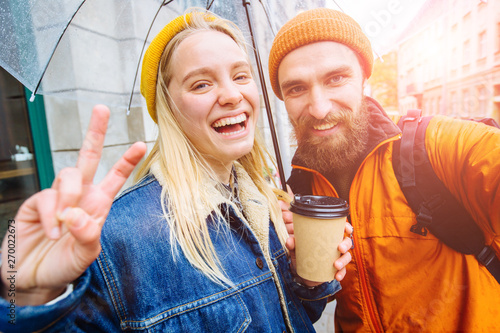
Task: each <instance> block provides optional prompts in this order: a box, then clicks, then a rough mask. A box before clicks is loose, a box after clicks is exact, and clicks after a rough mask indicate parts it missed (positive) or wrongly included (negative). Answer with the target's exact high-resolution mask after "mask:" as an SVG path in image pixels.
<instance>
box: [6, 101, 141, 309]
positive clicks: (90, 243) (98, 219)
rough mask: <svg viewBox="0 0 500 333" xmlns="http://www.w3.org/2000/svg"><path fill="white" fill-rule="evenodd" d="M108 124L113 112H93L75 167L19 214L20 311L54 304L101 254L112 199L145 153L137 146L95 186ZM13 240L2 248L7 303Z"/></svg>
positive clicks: (98, 109) (17, 265)
mask: <svg viewBox="0 0 500 333" xmlns="http://www.w3.org/2000/svg"><path fill="white" fill-rule="evenodd" d="M108 120H109V109H108V108H107V107H105V106H102V105H98V106H95V107H94V109H93V110H92V118H91V120H90V125H89V129H88V131H87V134H86V136H85V140H84V142H83V145H82V148H81V149H80V153H79V156H78V162H77V166H76V167H75V168H66V169H63V170H62V171H61V172H60V173H59V174H58V175H57V177H56V179H55V180H54V183H53V184H52V188H50V189H46V190H43V191H41V192H38V193H36V194H34V195H33V196H31V197H30V198H29V199H27V200H26V201H25V202H24V203H23V204H22V206H21V207H20V208H19V211H18V212H17V215H16V217H15V222H14V223H15V224H14V226H13V227H14V228H15V229H13V230H15V244H16V252H15V253H16V255H15V271H16V303H17V304H18V305H28V304H29V305H39V304H44V303H46V302H48V301H50V300H52V299H54V298H56V297H57V296H58V295H59V294H61V293H62V292H63V291H64V289H65V288H66V286H67V285H68V284H69V283H71V282H72V281H74V280H76V279H77V278H78V277H79V276H80V275H81V274H82V273H83V272H84V271H85V270H86V269H87V267H89V266H90V264H92V262H93V261H94V260H95V259H96V258H97V256H98V255H99V252H100V251H101V245H100V242H99V238H100V234H101V229H102V226H103V224H104V221H105V220H106V217H107V215H108V213H109V210H110V208H111V204H112V202H113V199H114V197H115V196H116V194H117V193H118V191H119V190H120V189H121V187H122V186H123V184H124V183H125V181H126V180H127V178H128V177H129V175H130V174H131V173H132V170H133V169H134V168H135V166H136V165H137V164H138V163H139V161H140V159H141V158H142V156H144V154H145V152H146V145H145V144H144V143H142V142H137V143H135V144H134V145H132V146H131V147H130V148H129V149H128V150H127V151H126V152H125V154H123V156H122V157H121V158H120V160H119V161H118V162H117V163H116V164H115V165H114V166H113V168H112V169H111V170H110V171H109V172H108V174H107V175H106V177H105V178H104V179H103V180H102V181H101V182H100V183H99V184H93V179H94V175H95V172H96V170H97V167H98V165H99V161H100V159H101V153H102V148H103V143H104V137H105V134H106V128H107V124H108ZM9 235H10V233H8V234H7V235H6V237H5V239H4V242H3V244H2V263H4V264H3V265H2V284H3V285H2V290H1V292H2V297H4V298H6V290H5V289H6V288H5V286H7V285H9V281H8V280H7V278H8V277H9V276H8V273H7V271H12V270H13V269H12V267H10V265H7V263H8V262H9V261H8V259H11V261H10V262H11V263H12V257H8V237H7V236H9ZM11 239H12V237H11ZM11 243H12V240H11ZM11 246H12V245H11Z"/></svg>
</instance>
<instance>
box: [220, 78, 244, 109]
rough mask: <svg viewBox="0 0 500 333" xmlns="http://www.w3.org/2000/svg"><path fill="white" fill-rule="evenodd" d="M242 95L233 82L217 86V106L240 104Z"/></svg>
mask: <svg viewBox="0 0 500 333" xmlns="http://www.w3.org/2000/svg"><path fill="white" fill-rule="evenodd" d="M242 99H243V95H242V94H241V91H240V89H238V86H237V85H236V84H235V83H233V82H224V83H222V84H220V85H219V104H220V105H226V104H230V105H234V104H238V103H239V102H241V100H242Z"/></svg>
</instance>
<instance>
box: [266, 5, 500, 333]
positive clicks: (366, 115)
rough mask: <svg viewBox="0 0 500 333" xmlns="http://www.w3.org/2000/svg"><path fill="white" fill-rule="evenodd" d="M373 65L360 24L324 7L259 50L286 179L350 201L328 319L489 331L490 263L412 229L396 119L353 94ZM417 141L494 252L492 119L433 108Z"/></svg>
mask: <svg viewBox="0 0 500 333" xmlns="http://www.w3.org/2000/svg"><path fill="white" fill-rule="evenodd" d="M372 66H373V53H372V49H371V46H370V42H369V40H368V38H367V37H366V36H365V35H364V34H363V32H362V30H361V28H360V26H359V25H358V24H357V23H356V22H355V21H354V20H353V19H352V18H351V17H349V16H347V15H345V14H344V13H341V12H338V11H334V10H329V9H324V8H318V9H313V10H309V11H306V12H303V13H301V14H299V15H297V16H296V17H295V18H293V19H292V20H290V21H289V22H287V23H286V24H285V25H284V26H283V27H282V28H281V29H280V31H279V32H278V34H277V35H276V38H275V40H274V43H273V46H272V49H271V53H270V57H269V74H270V80H271V84H272V87H273V90H274V92H275V94H276V96H277V97H278V98H280V99H282V100H283V101H284V103H285V107H286V109H287V112H288V115H289V118H290V121H291V123H292V125H293V128H294V132H295V137H296V140H297V144H298V148H297V151H296V154H295V156H294V158H293V160H292V164H293V171H292V174H291V177H290V179H289V180H288V184H289V185H290V186H291V188H292V190H293V191H294V192H295V193H301V194H314V195H329V196H334V197H341V198H344V199H346V200H348V202H349V204H350V222H351V224H352V225H353V227H354V230H355V232H354V234H353V235H354V249H353V251H352V254H353V260H352V261H351V263H350V264H349V265H348V266H347V275H346V278H345V279H344V280H343V282H342V285H343V290H342V291H341V292H339V293H338V294H337V295H336V299H337V308H336V320H335V323H336V328H337V330H336V331H339V332H341V331H376V332H382V331H391V332H409V331H410V332H413V331H429V332H444V331H450V332H451V331H453V332H455V331H498V330H499V329H500V324H499V321H498V318H500V307H499V306H498V304H499V302H500V285H499V283H498V282H497V281H496V280H495V278H494V277H493V276H492V275H491V274H490V273H489V272H488V270H487V269H486V268H485V267H484V266H482V265H481V264H479V262H478V261H477V260H476V258H475V257H474V256H472V255H465V254H462V253H459V252H457V251H455V250H453V249H451V248H450V247H448V246H446V245H445V244H444V243H443V242H441V241H440V240H439V239H437V238H436V237H435V236H433V235H432V234H428V235H427V236H425V237H423V236H421V235H418V234H415V233H412V232H411V231H410V228H411V226H412V225H414V224H415V223H416V216H415V214H414V213H413V211H412V209H411V208H410V206H409V205H408V202H407V200H406V198H405V196H404V194H403V192H402V191H401V189H400V187H399V184H398V181H397V178H396V175H395V172H394V169H393V166H392V151H393V146H394V143H395V142H396V141H398V140H400V139H401V131H400V129H399V127H398V126H397V125H396V124H395V123H394V122H393V120H391V119H390V118H389V117H388V116H387V114H386V113H385V112H384V110H383V108H382V107H381V106H380V105H379V104H378V103H377V102H376V101H375V100H374V99H372V98H370V97H367V96H364V94H363V91H364V87H365V85H366V81H367V79H368V78H369V77H370V75H371V72H372ZM425 146H426V150H427V154H428V155H429V159H430V162H431V164H432V167H433V169H434V171H435V172H436V174H437V176H438V177H439V179H440V180H441V181H442V182H443V183H444V185H445V186H446V187H447V188H448V189H449V191H450V192H451V193H452V194H453V196H455V197H456V198H457V199H458V201H459V202H460V203H461V204H462V205H463V206H464V207H465V208H466V210H467V211H468V212H469V213H470V215H471V216H472V217H473V219H474V220H475V222H476V223H477V225H478V226H479V227H480V228H481V229H482V230H483V232H484V234H485V238H486V243H487V245H489V246H490V247H491V248H492V249H494V251H495V252H496V253H500V236H499V235H500V189H499V185H500V162H499V161H500V131H499V130H498V129H496V128H493V127H488V126H485V125H483V124H478V123H475V122H470V121H462V120H456V119H451V118H448V117H444V116H435V117H433V118H432V120H431V121H430V123H429V125H428V127H427V131H426V134H425Z"/></svg>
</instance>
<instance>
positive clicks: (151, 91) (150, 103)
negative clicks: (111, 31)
mask: <svg viewBox="0 0 500 333" xmlns="http://www.w3.org/2000/svg"><path fill="white" fill-rule="evenodd" d="M193 15H203V18H204V20H205V21H207V22H211V21H214V20H215V19H216V17H215V16H213V15H210V14H208V13H204V12H191V13H187V14H184V15H181V16H179V17H177V18H175V19H173V20H172V21H170V22H169V23H168V24H167V25H166V26H165V27H163V29H162V30H161V31H160V32H159V33H158V35H156V37H155V38H154V39H153V41H152V42H151V44H150V45H149V47H148V49H147V50H146V53H145V54H144V59H143V61H142V72H141V94H142V96H144V98H145V99H146V105H147V107H148V111H149V115H150V116H151V118H153V120H154V121H155V122H157V119H156V82H157V79H158V67H159V66H160V59H161V55H162V53H163V50H165V47H166V46H167V44H168V43H169V42H170V41H171V40H172V38H174V36H175V35H177V34H178V33H179V32H181V31H183V30H184V29H186V27H187V25H188V24H189V23H190V21H191V17H193Z"/></svg>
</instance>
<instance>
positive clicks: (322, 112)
mask: <svg viewBox="0 0 500 333" xmlns="http://www.w3.org/2000/svg"><path fill="white" fill-rule="evenodd" d="M331 107H332V104H331V102H330V100H329V98H328V96H327V94H326V93H325V92H324V91H323V89H321V88H319V87H315V88H313V89H311V93H310V99H309V106H308V111H309V114H310V115H311V116H313V117H314V118H316V119H324V118H325V117H326V115H327V114H328V113H330V111H331Z"/></svg>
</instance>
